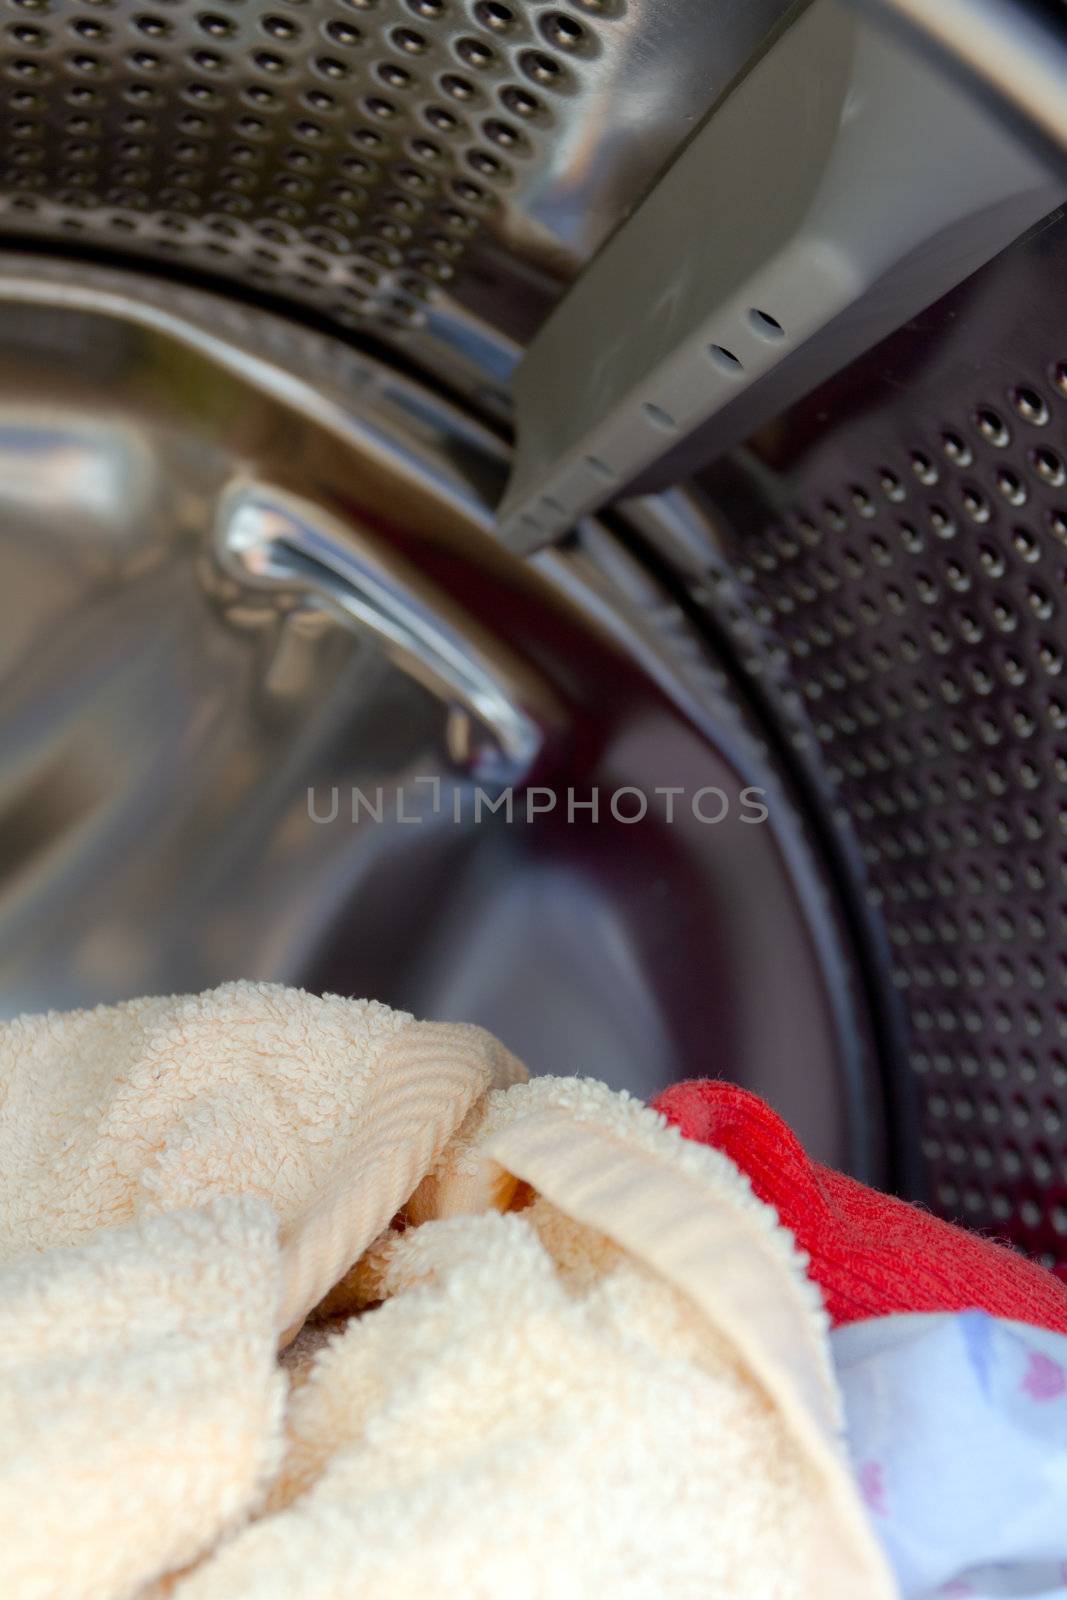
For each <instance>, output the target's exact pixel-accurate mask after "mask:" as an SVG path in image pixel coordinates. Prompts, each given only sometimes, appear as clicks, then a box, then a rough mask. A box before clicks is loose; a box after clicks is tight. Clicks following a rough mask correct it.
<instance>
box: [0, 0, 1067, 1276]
mask: <svg viewBox="0 0 1067 1600" xmlns="http://www.w3.org/2000/svg"><path fill="white" fill-rule="evenodd" d="M1065 59H1067V47H1065V41H1064V37H1063V36H1062V22H1061V19H1059V18H1052V17H1051V16H1050V15H1047V14H1046V13H1045V12H1043V11H1042V8H1040V7H1039V6H1036V5H1031V4H1024V3H1023V0H951V3H949V0H943V3H942V4H939V5H938V6H927V5H925V4H924V3H923V0H863V3H857V4H849V3H846V0H812V3H810V4H807V5H804V4H802V5H793V6H786V5H785V4H784V3H782V0H566V3H564V0H559V3H552V0H345V3H341V0H336V3H334V0H303V3H294V0H277V3H274V0H213V3H211V4H204V5H198V4H194V3H192V0H156V3H153V4H150V5H145V6H140V5H134V4H132V3H130V0H100V3H91V0H81V3H67V0H7V10H6V14H5V17H4V21H3V29H2V33H0V131H2V139H0V509H2V517H0V578H2V582H0V973H2V976H3V990H2V995H3V1004H4V1007H5V1010H6V1011H7V1012H8V1013H13V1012H16V1011H19V1010H23V1009H27V1008H34V1009H39V1008H42V1007H48V1006H77V1005H89V1004H92V1003H94V1002H96V1001H106V1000H114V999H117V998H121V997H123V996H127V995H132V994H135V993H141V992H147V991H159V990H177V989H195V988H202V987H205V986H207V985H210V984H213V983H217V982H219V981H222V980H223V979H226V978H230V977H234V976H238V975H245V976H250V977H257V978H270V979H279V980H285V981H289V982H298V983H303V984H306V985H308V986H309V987H312V988H331V989H334V990H338V991H340V992H343V993H365V992H373V993H374V994H376V995H378V996H379V997H380V998H382V999H384V1000H386V1001H389V1002H391V1003H393V1004H397V1005H403V1006H406V1007H409V1008H411V1009H413V1010H416V1011H419V1012H421V1013H423V1014H428V1015H435V1016H442V1017H459V1016H463V1017H469V1018H471V1019H473V1020H477V1021H480V1022H483V1023H485V1024H487V1025H488V1026H490V1027H492V1028H494V1029H495V1030H496V1031H497V1032H499V1033H500V1034H501V1035H502V1036H503V1037H504V1038H505V1039H506V1041H507V1042H508V1043H509V1044H510V1045H511V1046H512V1047H513V1048H514V1049H516V1050H517V1051H518V1052H519V1053H521V1054H522V1055H524V1056H525V1057H526V1058H527V1059H528V1060H529V1062H530V1064H531V1065H532V1066H533V1067H534V1068H535V1069H536V1070H567V1071H572V1070H573V1071H579V1072H586V1073H591V1074H594V1075H596V1076H599V1077H604V1078H606V1079H608V1080H609V1081H611V1082H614V1083H616V1084H620V1085H627V1086H629V1087H632V1088H633V1089H634V1090H636V1091H637V1092H639V1093H642V1094H648V1093H650V1092H653V1091H654V1090H655V1088H656V1087H657V1086H659V1085H660V1084H662V1083H665V1082H667V1081H669V1080H671V1079H673V1078H677V1077H682V1076H694V1075H697V1074H705V1073H719V1074H723V1075H727V1076H730V1077H735V1078H737V1079H739V1080H740V1081H743V1082H745V1083H748V1084H750V1085H751V1086H753V1087H754V1088H756V1089H758V1090H759V1091H760V1092H762V1093H765V1094H767V1095H769V1096H770V1098H771V1099H772V1100H773V1101H774V1102H775V1103H776V1104H777V1105H778V1106H779V1108H780V1109H781V1110H782V1111H783V1112H784V1113H785V1114H786V1115H787V1116H789V1117H790V1118H791V1120H792V1121H793V1122H794V1123H795V1125H796V1126H797V1128H798V1131H799V1132H800V1133H801V1135H802V1136H803V1137H804V1138H805V1140H806V1141H807V1142H808V1143H809V1145H810V1146H811V1147H812V1149H813V1150H814V1151H815V1153H816V1154H818V1155H820V1156H821V1157H822V1158H824V1159H826V1160H829V1161H834V1162H836V1163H838V1164H840V1165H843V1166H845V1167H847V1168H849V1169H850V1170H851V1171H853V1172H855V1173H857V1174H859V1175H861V1176H864V1177H868V1178H872V1179H876V1180H879V1181H883V1182H887V1183H891V1184H895V1185H896V1186H897V1187H898V1188H899V1189H901V1190H902V1191H904V1192H906V1193H909V1194H912V1195H915V1196H918V1197H922V1198H926V1199H928V1200H929V1201H930V1202H931V1203H932V1204H934V1205H935V1206H936V1207H937V1208H938V1209H939V1210H941V1211H942V1212H943V1213H944V1214H947V1215H953V1216H961V1217H963V1218H964V1219H965V1220H967V1221H969V1222H972V1223H974V1224H975V1225H978V1226H981V1227H984V1228H987V1229H992V1230H996V1231H999V1232H1002V1233H1004V1234H1006V1235H1007V1236H1008V1237H1010V1238H1012V1239H1014V1240H1015V1241H1016V1242H1017V1243H1020V1244H1022V1245H1023V1246H1024V1247H1026V1248H1028V1249H1030V1250H1032V1251H1034V1252H1035V1253H1036V1254H1038V1255H1040V1256H1042V1257H1044V1258H1046V1259H1056V1258H1058V1256H1059V1255H1060V1253H1061V1249H1062V1251H1063V1253H1064V1254H1067V1178H1065V1176H1064V1175H1065V1174H1067V1165H1065V1156H1067V1130H1065V1129H1064V1126H1063V1123H1064V1119H1065V1118H1067V821H1065V819H1067V799H1065V798H1064V797H1067V698H1065V695H1067V691H1065V692H1064V694H1061V692H1060V685H1061V682H1062V681H1063V680H1062V673H1063V667H1064V652H1065V651H1067V633H1065V629H1064V624H1063V621H1062V615H1061V613H1062V605H1061V600H1062V595H1063V590H1064V586H1065V584H1067V532H1065V529H1067V328H1065V327H1063V317H1062V313H1061V311H1060V302H1061V298H1062V296H1061V294H1060V286H1061V283H1062V278H1063V272H1064V270H1065V263H1067V225H1065V224H1064V223H1063V222H1062V221H1061V220H1060V213H1059V208H1060V207H1061V206H1062V204H1063V202H1064V200H1065V199H1067V181H1065V177H1064V172H1065V168H1064V165H1063V157H1062V149H1063V145H1064V129H1063V128H1062V127H1061V126H1060V122H1061V117H1060V111H1059V102H1058V100H1057V97H1056V94H1055V93H1054V89H1055V86H1056V84H1057V83H1060V82H1062V83H1064V84H1067V66H1065V65H1064V63H1065Z"/></svg>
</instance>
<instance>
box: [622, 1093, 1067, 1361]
mask: <svg viewBox="0 0 1067 1600" xmlns="http://www.w3.org/2000/svg"><path fill="white" fill-rule="evenodd" d="M653 1106H654V1109H655V1110H657V1111H662V1112H663V1114H664V1116H665V1117H666V1118H667V1120H668V1122H672V1123H673V1124H674V1125H675V1126H676V1127H677V1128H678V1129H680V1131H681V1132H682V1133H683V1134H685V1136H686V1138H687V1139H696V1140H699V1142H700V1143H701V1144H710V1145H714V1146H715V1148H716V1149H718V1150H722V1151H723V1152H724V1153H725V1154H726V1155H728V1156H729V1157H730V1159H731V1160H732V1161H734V1162H735V1163H736V1165H737V1166H739V1167H740V1168H741V1170H742V1171H743V1172H746V1173H747V1174H748V1176H749V1178H750V1179H751V1182H752V1187H753V1189H754V1190H755V1192H756V1194H757V1195H758V1196H759V1198H760V1199H761V1200H765V1201H766V1202H767V1203H768V1204H769V1205H772V1206H773V1207H774V1208H775V1210H776V1211H777V1213H778V1215H779V1217H780V1219H781V1221H782V1222H783V1223H784V1224H785V1226H786V1227H787V1228H789V1229H790V1230H791V1231H792V1233H793V1235H794V1237H795V1238H796V1241H797V1244H798V1245H799V1246H800V1248H801V1249H802V1250H804V1251H806V1252H807V1254H808V1255H809V1256H810V1257H811V1265H810V1267H809V1269H808V1270H809V1274H810V1276H811V1277H812V1278H814V1280H815V1282H816V1283H818V1285H819V1287H820V1288H821V1289H822V1292H823V1298H824V1299H825V1302H826V1308H827V1310H828V1311H829V1313H830V1317H831V1319H832V1320H833V1322H834V1324H835V1326H837V1325H839V1324H841V1323H845V1322H858V1321H860V1320H861V1318H863V1317H881V1316H886V1315H887V1314H888V1313H890V1312H893V1311H963V1310H967V1309H977V1310H981V1311H988V1312H989V1313H990V1314H991V1315H992V1316H996V1317H1009V1318H1012V1319H1013V1320H1014V1321H1016V1322H1028V1323H1032V1324H1034V1325H1035V1326H1037V1327H1040V1328H1053V1329H1055V1330H1056V1332H1058V1333H1067V1284H1064V1283H1063V1282H1062V1281H1061V1280H1060V1279H1059V1278H1058V1277H1057V1276H1056V1275H1055V1274H1054V1273H1051V1272H1048V1271H1046V1270H1045V1268H1044V1267H1039V1266H1038V1265H1037V1264H1036V1263H1035V1262H1033V1261H1028V1260H1027V1259H1026V1258H1025V1257H1024V1256H1021V1255H1019V1254H1017V1253H1016V1252H1015V1251H1014V1250H1013V1249H1012V1248H1011V1247H1010V1246H1008V1245H1005V1244H1000V1243H997V1242H996V1241H994V1240H992V1239H985V1238H982V1237H981V1236H980V1235H979V1234H976V1233H968V1232H966V1231H965V1230H964V1229H963V1228H957V1227H954V1226H953V1225H952V1224H951V1223H949V1222H942V1221H941V1219H940V1218H938V1217H934V1216H931V1214H930V1213H929V1212H928V1211H924V1210H922V1209H921V1208H920V1207H919V1206H914V1205H909V1204H908V1203H907V1202H906V1201H904V1200H897V1199H895V1198H894V1197H893V1196H892V1195H886V1194H879V1193H878V1192H877V1190H875V1189H869V1188H867V1186H866V1185H865V1184H862V1183H857V1182H856V1180H855V1179H854V1178H847V1177H845V1176H844V1175H843V1174H842V1173H840V1172H834V1171H833V1170H832V1169H831V1168H830V1167H823V1166H819V1164H818V1163H817V1162H815V1161H810V1160H809V1159H808V1157H807V1155H806V1154H805V1153H804V1150H803V1148H802V1147H801V1145H800V1143H799V1142H798V1140H797V1139H796V1138H795V1137H794V1135H793V1134H792V1133H791V1132H790V1130H789V1128H788V1127H787V1126H786V1124H785V1123H784V1122H783V1121H782V1119H781V1117H779V1116H778V1115H777V1114H776V1113H775V1112H774V1111H772V1110H771V1108H770V1106H768V1105H766V1104H765V1103H764V1101H762V1100H760V1099H759V1098H758V1097H757V1096H756V1095H754V1094H750V1093H749V1091H748V1090H747V1089H739V1088H738V1087H737V1086H736V1084H732V1083H718V1082H711V1081H709V1080H704V1081H701V1082H695V1083H678V1084H675V1085H674V1087H673V1088H671V1089H667V1090H666V1091H665V1092H664V1093H663V1094H661V1095H660V1097H659V1099H658V1100H655V1101H654V1102H653Z"/></svg>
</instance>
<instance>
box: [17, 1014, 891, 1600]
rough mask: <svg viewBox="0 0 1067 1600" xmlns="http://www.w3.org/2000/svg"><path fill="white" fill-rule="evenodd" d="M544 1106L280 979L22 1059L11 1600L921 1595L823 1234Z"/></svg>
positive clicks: (503, 1057)
mask: <svg viewBox="0 0 1067 1600" xmlns="http://www.w3.org/2000/svg"><path fill="white" fill-rule="evenodd" d="M524 1076H525V1074H524V1073H523V1071H522V1068H521V1067H520V1065H519V1064H518V1063H517V1062H515V1061H514V1059H513V1058H512V1057H510V1056H509V1055H508V1054H507V1052H506V1051H505V1050H504V1049H503V1048H502V1047H501V1046H500V1045H498V1044H497V1043H496V1041H494V1040H492V1039H490V1038H489V1036H487V1035H485V1034H484V1033H482V1032H481V1031H480V1030H478V1029H473V1028H463V1027H456V1026H437V1025H433V1024H422V1023H415V1022H413V1021H412V1019H411V1018H409V1017H407V1016H404V1015H401V1014H397V1013H394V1012H390V1011H389V1010H387V1009H386V1008H385V1007H382V1006H377V1005H372V1004H368V1003H364V1002H351V1001H345V1000H339V999H336V998H328V999H316V998H314V997H311V996H308V995H304V994H300V993H296V992H294V991H291V990H286V989H282V988H277V987H272V986H253V985H246V984H237V985H231V986H228V987H226V988H225V989H222V990H219V991H216V992H215V993H213V994H209V995H205V996H200V997H197V998H195V999H186V1000H151V1001H139V1002H136V1003H133V1004H131V1005H127V1006H120V1007H115V1008H110V1009H101V1010H98V1011H94V1012H90V1013H79V1014H77V1015H74V1016H71V1017H55V1016H49V1017H39V1018H27V1019H21V1020H19V1021H18V1022H15V1023H11V1024H8V1025H6V1026H5V1027H2V1028H0V1263H2V1264H0V1437H2V1439H3V1443H4V1450H3V1452H2V1453H0V1530H2V1534H3V1536H2V1538H0V1594H2V1595H3V1596H4V1600H52V1597H55V1600H82V1597H84V1600H126V1597H129V1600H133V1597H137V1600H161V1597H162V1596H164V1595H167V1596H175V1597H177V1600H222V1597H226V1600H233V1597H236V1596H240V1597H247V1600H344V1597H348V1596H352V1597H356V1596H358V1597H359V1600H378V1597H382V1600H384V1597H389V1600H407V1597H412V1600H413V1597H416V1596H418V1597H419V1600H423V1597H424V1596H425V1595H426V1594H428V1593H433V1594H437V1595H454V1596H457V1597H458V1596H463V1597H464V1600H482V1597H484V1600H489V1597H490V1596H493V1600H498V1597H499V1595H500V1594H501V1593H504V1592H506V1593H508V1594H509V1596H510V1597H511V1600H539V1597H542V1596H544V1597H549V1596H550V1597H552V1600H556V1597H564V1600H566V1597H568V1596H574V1597H576V1600H577V1597H580V1596H587V1595H593V1594H594V1593H597V1594H599V1592H600V1591H601V1590H602V1589H605V1588H607V1589H609V1590H610V1591H611V1593H612V1594H613V1596H615V1597H619V1600H630V1597H632V1600H641V1597H646V1596H661V1595H662V1596H679V1597H681V1596H684V1597H690V1596H691V1597H693V1600H697V1597H701V1600H706V1597H709V1596H710V1597H713V1600H808V1597H811V1600H833V1597H836V1596H840V1597H841V1600H846V1597H847V1600H854V1597H856V1596H859V1595H863V1596H864V1600H890V1597H891V1596H893V1595H894V1594H895V1589H894V1585H893V1581H892V1578H891V1576H890V1573H889V1569H888V1566H887V1563H886V1561H885V1559H884V1557H883V1555H882V1553H881V1551H880V1549H879V1548H878V1545H877V1543H876V1541H875V1540H874V1538H873V1536H872V1534H871V1531H870V1529H869V1527H868V1525H867V1522H866V1519H865V1514H864V1511H863V1507H862V1505H861V1503H860V1500H859V1497H858V1495H857V1493H856V1491H855V1489H854V1487H853V1484H852V1479H851V1477H850V1474H849V1472H848V1467H847V1460H846V1457H845V1453H844V1448H843V1442H842V1438H841V1422H842V1419H841V1413H840V1405H839V1396H838V1393H837V1391H836V1388H835V1385H834V1382H833V1377H832V1370H831V1364H830V1359H829V1347H828V1338H827V1331H828V1329H827V1319H826V1317H825V1313H824V1312H823V1310H822V1307H821V1304H820V1302H819V1297H818V1294H817V1291H815V1290H814V1289H813V1288H812V1286H811V1284H810V1283H809V1282H808V1280H807V1278H806V1276H805V1271H804V1266H805V1262H804V1258H803V1257H802V1256H801V1255H800V1254H799V1253H798V1252H797V1251H796V1249H795V1247H794V1245H793V1242H792V1239H791V1238H790V1236H789V1235H788V1234H787V1233H786V1231H785V1230H784V1229H783V1228H781V1227H780V1226H779V1225H778V1223H777V1220H776V1218H775V1216H774V1214H773V1212H772V1211H771V1210H770V1209H769V1208H768V1207H766V1206H764V1205H763V1204H762V1203H761V1202H760V1201H759V1200H757V1199H756V1198H755V1196H754V1195H753V1194H752V1192H751V1189H750V1187H749V1185H748V1183H747V1180H746V1179H744V1178H743V1177H742V1176H741V1175H740V1174H739V1173H738V1171H737V1168H736V1167H735V1166H734V1164H733V1163H732V1162H731V1161H730V1160H729V1159H728V1158H727V1157H726V1156H724V1155H722V1154H721V1153H719V1152H717V1151H713V1150H708V1149H703V1148H700V1147H699V1146H696V1145H693V1144H688V1143H687V1142H686V1141H685V1140H683V1139H682V1138H681V1137H680V1135H679V1134H678V1133H677V1132H676V1131H675V1130H673V1129H670V1128H668V1127H667V1126H666V1125H665V1122H664V1119H663V1118H662V1117H661V1116H659V1115H657V1114H656V1113H655V1112H653V1111H650V1110H649V1109H648V1108H646V1107H644V1106H641V1105H640V1104H638V1103H637V1102H635V1101H633V1100H631V1099H629V1098H628V1097H626V1096H622V1095H616V1094H612V1093H611V1092H610V1091H609V1090H607V1089H605V1088H604V1087H603V1086H601V1085H595V1084H592V1083H589V1082H585V1081H575V1080H566V1079H541V1080H538V1081H537V1082H535V1083H531V1084H526V1083H525V1082H523V1079H524ZM391 1222H392V1226H390V1223H391ZM316 1307H317V1308H318V1309H317V1310H316V1311H315V1315H314V1317H313V1318H312V1320H311V1321H310V1322H309V1323H308V1324H307V1325H306V1326H304V1327H303V1330H302V1331H297V1330H299V1329H300V1328H301V1325H302V1324H303V1323H304V1319H305V1317H306V1316H307V1314H308V1312H309V1311H312V1310H313V1308H316ZM294 1333H295V1334H296V1337H295V1340H294V1341H293V1342H292V1343H291V1344H289V1346H288V1348H287V1349H286V1351H285V1353H284V1356H283V1357H282V1359H281V1361H279V1359H278V1356H277V1351H278V1347H279V1345H281V1344H285V1343H286V1341H287V1340H288V1339H289V1338H290V1336H291V1335H293V1334H294Z"/></svg>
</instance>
